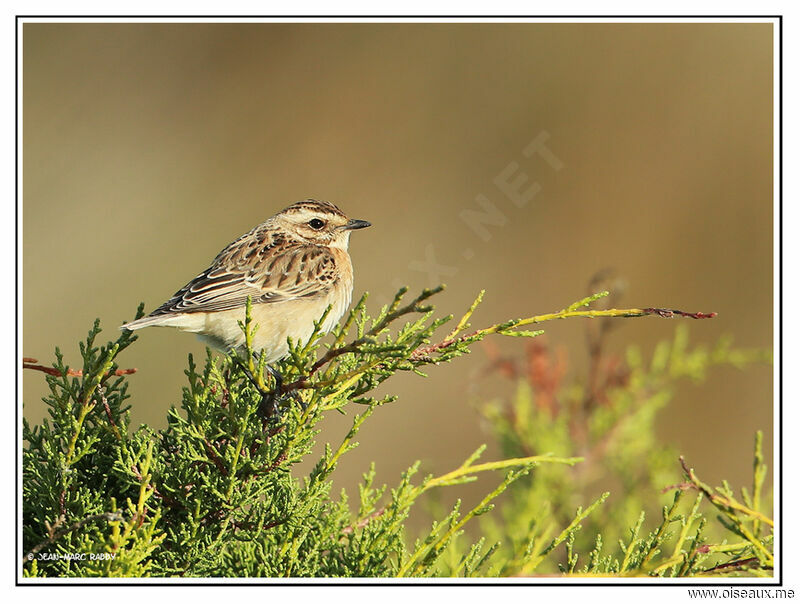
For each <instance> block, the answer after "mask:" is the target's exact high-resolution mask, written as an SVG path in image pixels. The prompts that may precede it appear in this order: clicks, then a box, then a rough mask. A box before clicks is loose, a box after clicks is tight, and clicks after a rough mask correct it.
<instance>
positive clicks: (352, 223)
mask: <svg viewBox="0 0 800 604" xmlns="http://www.w3.org/2000/svg"><path fill="white" fill-rule="evenodd" d="M368 226H372V223H371V222H367V221H366V220H348V221H347V224H346V225H344V226H343V227H341V229H342V230H343V231H354V230H356V229H365V228H367V227H368Z"/></svg>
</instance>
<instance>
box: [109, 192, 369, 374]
mask: <svg viewBox="0 0 800 604" xmlns="http://www.w3.org/2000/svg"><path fill="white" fill-rule="evenodd" d="M369 226H372V225H371V224H370V223H369V222H367V221H366V220H354V219H348V217H347V216H346V215H345V214H344V213H343V212H342V211H341V210H340V209H339V208H338V207H336V205H334V204H333V203H331V202H328V201H319V200H315V199H306V200H304V201H299V202H297V203H294V204H292V205H290V206H289V207H287V208H285V209H283V210H281V211H280V212H278V213H277V214H275V215H274V216H272V217H270V218H268V219H267V220H266V221H264V222H262V223H261V224H259V225H258V226H256V227H255V228H253V229H252V230H251V231H249V232H248V233H245V234H244V235H242V236H241V237H239V238H238V239H236V240H235V241H233V242H232V243H230V244H229V245H228V246H226V247H225V248H224V249H223V250H222V251H221V252H220V253H219V254H217V256H216V258H214V260H213V261H212V262H211V265H210V266H209V267H208V268H207V269H206V270H204V271H203V272H202V273H200V274H199V275H197V276H196V277H195V278H194V279H192V280H191V281H189V283H187V284H186V285H184V286H183V287H182V288H181V289H179V290H178V291H177V292H176V293H175V294H174V295H173V296H172V297H171V298H170V299H169V300H167V301H166V302H164V304H162V305H161V306H159V307H158V308H156V309H155V310H154V311H153V312H151V313H150V314H149V315H147V316H145V317H142V318H140V319H137V320H135V321H132V322H130V323H125V324H123V325H122V326H121V327H120V329H126V330H129V331H134V330H137V329H141V328H143V327H151V326H158V327H175V328H177V329H179V330H181V331H186V332H191V333H194V334H196V335H197V336H198V337H199V338H200V339H201V340H202V341H204V342H205V343H206V344H208V345H209V346H211V347H212V348H216V349H218V350H221V351H223V352H226V353H227V352H230V351H231V350H233V351H235V352H243V351H244V350H245V348H246V344H245V334H244V332H243V331H242V329H241V327H240V326H239V322H240V321H244V319H245V307H246V305H247V301H248V299H249V300H250V303H251V316H252V323H253V324H254V325H257V326H258V327H257V329H256V331H255V333H254V335H253V339H252V348H253V350H255V351H256V352H257V353H258V354H260V355H261V356H263V358H264V361H265V363H266V364H267V366H268V367H269V365H270V364H272V363H274V362H276V361H279V360H280V359H283V358H284V357H286V356H287V355H288V353H289V344H288V339H289V338H291V340H292V342H294V343H297V342H307V341H308V340H309V338H310V337H311V335H312V333H313V331H314V323H315V322H316V321H318V320H319V319H321V318H322V315H323V313H324V312H325V310H326V309H327V308H328V306H330V307H331V308H330V312H328V314H327V315H326V316H325V320H324V321H323V323H322V324H321V325H320V331H321V332H322V333H328V332H330V331H331V330H332V329H333V327H334V326H335V325H336V324H337V323H338V322H339V319H341V317H342V316H343V315H344V313H345V311H346V310H347V308H348V307H349V306H350V302H351V300H352V295H353V265H352V262H351V260H350V254H349V252H348V245H349V242H350V233H351V232H352V231H354V230H357V229H363V228H366V227H369ZM270 372H271V373H272V374H273V376H276V382H277V381H278V377H277V375H276V373H275V372H274V370H273V369H272V368H270Z"/></svg>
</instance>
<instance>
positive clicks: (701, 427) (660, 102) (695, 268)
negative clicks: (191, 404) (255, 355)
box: [22, 23, 773, 493]
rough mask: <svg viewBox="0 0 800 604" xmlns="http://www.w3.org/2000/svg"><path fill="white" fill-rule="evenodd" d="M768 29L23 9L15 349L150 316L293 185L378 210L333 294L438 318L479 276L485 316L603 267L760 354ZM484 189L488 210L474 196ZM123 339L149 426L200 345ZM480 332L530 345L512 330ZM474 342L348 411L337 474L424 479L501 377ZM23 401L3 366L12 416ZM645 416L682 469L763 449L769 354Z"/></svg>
mask: <svg viewBox="0 0 800 604" xmlns="http://www.w3.org/2000/svg"><path fill="white" fill-rule="evenodd" d="M772 36H773V31H772V25H770V24H743V23H739V24H635V23H629V24H620V23H606V24H550V23H544V24H522V23H513V24H444V23H438V24H368V23H360V24H255V23H253V24H43V23H28V24H26V25H25V26H24V31H23V73H22V84H23V105H22V112H23V113H22V117H23V162H24V164H23V166H24V176H23V183H22V184H23V231H22V236H23V242H22V243H23V271H24V272H23V292H22V294H23V299H22V309H23V321H24V331H23V352H24V354H25V355H26V356H30V357H36V358H38V359H39V360H40V361H41V362H42V363H44V364H47V365H49V364H50V363H51V362H52V360H53V358H54V357H53V349H54V347H55V346H60V347H61V349H62V351H64V353H65V355H66V359H67V361H68V362H70V363H72V364H73V365H78V364H79V359H80V356H79V353H78V350H77V341H78V340H79V339H82V338H84V337H85V334H86V332H87V330H88V329H89V327H90V325H91V323H92V321H93V320H94V319H95V318H96V317H100V318H101V321H102V325H103V326H104V328H105V330H106V333H105V334H102V335H105V336H107V338H111V339H113V338H115V337H116V329H117V327H118V326H119V325H120V324H121V323H122V322H123V321H126V320H131V319H132V318H133V316H134V313H135V310H136V306H137V304H138V303H139V302H140V301H144V302H145V303H146V310H147V311H151V310H153V309H154V308H155V307H156V306H158V305H160V304H161V303H162V302H164V301H165V300H166V299H167V298H169V297H170V296H171V295H172V293H173V292H175V291H176V290H177V289H179V288H180V287H181V286H183V285H184V284H185V283H186V282H187V281H189V280H190V279H191V278H192V277H194V276H195V275H196V274H197V273H199V272H200V271H202V270H203V269H204V268H206V267H207V266H208V264H209V262H210V261H211V259H212V258H213V257H214V256H215V255H216V254H217V252H219V251H220V250H221V249H222V248H223V247H224V246H225V245H227V244H228V243H229V242H230V241H232V240H233V239H235V238H237V237H238V236H239V235H241V234H242V233H244V232H246V231H248V230H249V229H250V228H252V227H253V226H255V225H256V224H258V223H260V222H262V221H263V220H265V219H266V218H267V217H269V216H271V215H272V214H274V213H275V212H277V211H279V210H280V209H281V208H283V207H285V206H287V205H289V204H290V203H292V202H294V201H297V200H300V199H304V198H306V197H316V198H321V199H327V200H330V201H333V202H335V203H337V204H338V205H339V206H340V207H341V208H342V209H343V210H344V211H345V212H346V213H347V214H348V215H350V216H351V217H355V218H362V219H366V220H369V221H371V222H372V223H373V227H372V228H371V229H367V230H365V231H359V232H357V233H355V234H354V236H353V237H352V240H351V254H352V258H353V263H354V265H355V271H356V291H355V297H356V298H357V297H358V296H359V295H360V294H361V293H362V292H363V291H365V290H367V291H369V292H370V293H371V304H370V308H371V309H372V310H377V308H378V306H379V304H381V303H384V302H385V301H387V300H388V299H389V298H390V297H391V296H392V294H393V293H394V292H395V291H396V289H397V288H398V287H399V286H400V285H409V286H410V287H411V288H412V291H413V290H419V289H420V288H422V287H426V286H429V285H433V284H436V283H438V282H439V281H444V282H446V283H447V284H448V289H447V290H446V292H445V293H444V294H443V295H441V296H440V297H439V299H438V302H437V306H438V309H439V310H440V311H441V313H442V314H448V313H454V314H457V315H458V316H460V314H461V313H462V312H463V311H464V310H465V309H466V308H467V307H468V306H469V304H470V303H471V302H472V300H473V299H474V297H475V295H476V293H477V292H478V291H479V290H480V289H483V288H485V289H486V290H487V294H486V297H485V302H484V304H483V305H482V306H481V307H480V309H479V311H478V312H477V313H476V315H475V316H474V320H473V324H474V325H475V326H476V327H480V326H485V325H490V324H492V323H496V322H499V321H502V320H505V319H508V318H512V317H522V316H528V315H531V314H540V313H546V312H552V311H556V310H559V309H561V308H563V307H564V306H566V305H568V304H569V303H571V302H573V301H575V300H577V299H579V298H581V297H583V296H584V295H586V293H587V287H588V284H589V281H590V280H591V279H592V277H593V276H594V275H595V274H596V273H597V272H598V271H601V270H604V269H612V270H613V271H615V273H616V274H617V275H618V276H619V277H621V278H623V279H624V280H625V281H626V282H627V289H626V291H625V295H624V297H623V298H622V299H621V300H620V302H619V305H620V306H621V307H637V306H638V307H642V306H662V307H669V308H679V309H682V310H687V311H705V312H710V311H715V312H717V313H719V316H718V317H717V318H716V319H714V320H712V321H703V322H691V324H690V325H689V327H690V329H691V332H690V333H691V339H692V341H693V342H697V343H701V342H705V343H708V344H713V343H714V342H715V341H717V340H718V339H719V338H720V337H721V336H722V335H723V334H732V335H733V336H734V338H735V343H736V344H737V345H739V346H744V347H766V348H770V347H771V346H772V343H773V331H772V327H773V313H772V309H773V296H772V287H773V283H772V274H773V272H772V271H773V266H772V246H773V231H772V225H773V203H772V196H773V182H772V174H773V172H772V170H773V156H772V148H773V147H772V145H773V138H772V133H773V114H772V107H773V96H772V90H773V80H772V73H773V56H772V43H773V42H772ZM533 141H538V142H539V143H540V146H539V147H537V149H539V150H540V151H541V150H542V149H545V150H546V152H534V153H531V152H530V149H531V147H530V145H531V143H532V142H533ZM525 149H528V152H527V153H526V152H525ZM503 182H506V183H508V182H511V183H514V184H513V185H503V184H502V183H503ZM498 183H499V184H498ZM504 186H510V187H511V188H513V189H516V190H518V191H523V192H527V196H526V197H525V199H526V200H527V203H516V204H515V203H513V200H512V199H511V197H509V195H508V194H507V193H506V192H504V190H503V187H504ZM531 187H533V188H531ZM534 193H535V194H534ZM478 200H480V201H478ZM481 204H483V205H481ZM487 204H489V205H487ZM487 208H488V216H491V218H492V223H491V224H490V223H486V222H484V223H481V222H477V223H476V222H475V221H474V220H473V219H474V218H475V214H470V213H469V210H475V211H478V212H486V211H487ZM465 212H466V218H467V219H466V220H465V214H464V213H465ZM623 323H624V324H623V325H621V326H620V327H619V328H617V329H616V330H614V331H613V333H612V334H611V336H610V338H609V342H608V346H609V348H610V349H611V350H613V351H617V352H620V353H621V352H622V351H624V350H625V348H626V347H627V346H629V345H631V344H636V345H638V346H639V347H641V348H642V350H643V351H644V352H645V353H646V354H648V355H649V354H650V352H651V351H652V348H653V347H654V345H655V344H656V343H657V342H658V341H661V340H665V339H671V338H672V335H673V333H674V330H675V327H676V322H675V321H667V320H660V319H656V318H644V319H635V320H628V321H624V322H623ZM544 327H545V329H546V332H547V333H546V336H545V337H546V338H547V342H548V343H549V344H550V345H551V346H553V347H554V348H556V349H561V350H563V351H564V354H566V355H567V356H568V357H569V370H568V376H567V379H573V380H581V379H584V378H585V375H586V371H587V369H586V368H587V358H588V354H587V351H586V344H585V327H586V325H585V323H584V322H582V321H563V322H557V323H552V324H546V325H545V326H544ZM140 334H141V337H140V339H139V341H138V342H137V343H136V344H135V345H134V346H133V347H132V348H130V349H129V350H128V351H126V352H125V353H124V355H123V356H122V357H121V358H120V361H119V362H120V365H121V366H122V367H136V368H138V373H136V374H135V375H133V376H131V379H130V384H131V387H130V393H131V394H132V399H131V400H130V402H131V404H132V417H133V422H134V424H135V425H138V424H139V423H147V424H149V425H151V426H152V427H155V428H161V427H163V426H164V425H165V414H166V410H167V409H168V407H169V406H170V405H178V404H179V402H180V397H181V387H182V386H183V385H184V384H185V376H184V375H183V369H184V368H185V367H186V357H187V353H189V352H191V353H193V354H194V355H195V357H196V358H197V357H201V358H202V357H203V355H204V348H203V347H202V345H201V344H200V343H199V342H198V341H197V340H196V339H195V338H194V337H193V336H191V335H188V334H182V333H179V332H177V331H174V330H165V329H148V330H145V331H142V332H140ZM101 337H102V336H101ZM104 341H105V340H104ZM493 343H494V345H495V347H496V349H497V350H496V351H495V352H496V354H501V355H504V356H508V357H509V358H521V357H523V355H524V346H525V342H524V341H521V340H519V339H516V338H508V339H503V338H496V339H495V340H494V341H493ZM488 352H489V351H487V349H486V348H485V347H483V348H481V347H476V349H475V351H474V353H473V354H472V355H470V356H469V357H466V358H463V359H460V360H458V361H457V362H455V363H453V364H452V365H448V366H443V367H438V368H432V369H431V371H430V372H429V375H430V377H429V378H428V379H426V380H425V379H422V378H419V377H417V376H414V375H406V374H402V375H398V376H396V377H395V378H393V379H392V380H391V381H390V382H389V383H388V384H387V385H386V386H385V389H386V390H387V391H391V392H393V393H395V394H398V395H399V396H400V398H399V400H398V401H397V402H395V403H393V404H392V405H389V406H386V407H383V408H382V409H380V410H379V411H378V412H376V413H375V414H374V416H373V417H372V419H371V420H370V421H369V422H368V423H367V424H366V426H365V427H364V429H362V431H361V433H360V435H359V438H358V440H359V442H360V443H361V445H360V447H359V448H358V449H357V450H355V451H354V452H353V453H351V454H349V456H348V457H347V458H345V460H344V461H343V462H342V464H341V466H340V468H339V470H338V471H337V473H336V475H335V476H336V480H337V482H338V484H339V486H344V487H348V488H352V487H353V486H354V484H355V482H356V480H357V479H358V478H359V477H360V474H361V473H362V472H363V471H365V470H366V469H367V467H368V464H369V462H370V461H372V460H375V461H376V462H377V470H378V475H377V479H378V480H379V481H384V482H388V483H390V484H396V482H397V480H398V476H399V472H401V471H402V470H404V469H405V468H407V467H408V466H409V465H410V464H411V463H413V462H414V461H415V460H416V459H421V460H423V468H424V469H425V470H429V471H432V472H439V473H441V472H445V471H448V470H450V469H452V468H454V467H456V466H458V465H459V464H460V463H461V462H462V461H463V459H464V458H465V457H466V456H467V455H469V453H471V452H472V451H473V450H474V449H475V448H476V447H477V446H478V445H480V444H481V443H483V442H486V441H487V440H488V439H487V436H486V434H485V433H483V432H482V429H481V425H480V421H479V419H478V415H477V413H476V411H475V403H476V401H483V400H486V399H490V398H506V397H508V396H510V394H511V393H512V392H513V390H514V387H513V385H512V384H510V383H509V382H507V381H502V380H499V379H495V378H486V377H483V376H484V374H485V369H486V367H487V365H488V363H489V354H488ZM46 392H47V388H46V385H45V382H44V376H43V375H42V374H41V373H38V372H32V371H26V372H25V375H24V384H23V397H24V413H25V416H26V417H27V418H29V419H30V420H32V421H40V420H41V419H42V418H43V417H44V413H45V411H44V406H43V404H42V402H41V397H42V396H44V395H45V394H46ZM352 412H353V411H352V410H351V411H350V415H348V416H346V417H342V416H339V415H336V417H330V418H327V419H326V420H325V422H324V423H323V425H322V433H321V434H320V441H321V442H323V443H324V442H325V441H328V442H332V443H338V442H339V441H340V440H341V438H342V437H343V436H344V434H345V433H346V431H347V429H348V428H349V426H350V423H351V421H352V417H351V415H352ZM662 420H663V423H662V425H661V426H660V432H661V436H662V437H663V440H664V442H665V443H669V444H672V445H674V446H675V447H676V448H677V450H679V451H680V452H681V453H682V454H683V455H685V456H686V458H687V459H688V460H689V461H690V463H691V465H693V466H694V467H695V468H696V469H697V470H698V472H699V474H700V476H701V477H703V479H705V480H706V481H708V482H711V483H714V484H716V483H718V482H719V481H720V480H721V479H722V478H727V479H729V480H730V481H731V483H732V484H733V485H734V486H737V487H738V486H740V485H742V484H749V481H750V476H751V474H750V472H751V463H752V457H751V442H752V437H753V431H754V430H755V429H756V428H761V429H763V430H764V431H765V448H766V450H767V451H768V452H769V455H768V457H767V462H768V463H769V464H770V466H771V465H772V455H771V447H772V436H773V434H772V423H773V391H772V368H771V367H769V366H765V365H759V366H754V367H752V368H749V369H747V370H745V371H738V370H735V369H732V368H719V369H716V370H714V371H713V372H712V373H711V376H710V379H709V380H708V381H707V382H706V383H704V384H701V385H699V386H696V385H692V384H689V383H687V384H684V385H683V386H682V387H681V388H680V389H679V391H678V396H677V397H676V399H675V400H674V401H673V403H672V404H671V407H670V409H669V411H668V412H664V413H663V415H662ZM498 455H499V453H498V450H497V448H496V447H490V450H489V452H488V453H487V454H486V455H485V456H484V459H486V460H490V459H493V458H496V457H497V456H498ZM461 489H462V491H461V492H462V493H463V492H467V493H468V489H469V487H461ZM478 492H485V489H484V488H480V489H479V491H478Z"/></svg>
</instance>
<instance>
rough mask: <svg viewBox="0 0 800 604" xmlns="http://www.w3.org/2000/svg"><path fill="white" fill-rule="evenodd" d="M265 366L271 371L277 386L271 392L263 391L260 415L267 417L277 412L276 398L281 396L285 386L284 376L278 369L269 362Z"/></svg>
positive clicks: (259, 408)
mask: <svg viewBox="0 0 800 604" xmlns="http://www.w3.org/2000/svg"><path fill="white" fill-rule="evenodd" d="M264 368H265V369H266V370H267V371H269V374H270V375H271V376H272V379H273V380H275V387H274V388H273V389H272V390H270V391H269V392H266V393H262V395H261V404H260V405H259V406H258V412H257V413H258V415H259V416H261V417H262V418H264V419H266V418H269V417H272V416H273V415H274V414H275V399H276V398H277V397H278V396H280V393H281V388H282V387H283V377H281V374H280V373H278V371H277V370H276V369H275V368H274V367H273V366H272V365H269V364H265V365H264Z"/></svg>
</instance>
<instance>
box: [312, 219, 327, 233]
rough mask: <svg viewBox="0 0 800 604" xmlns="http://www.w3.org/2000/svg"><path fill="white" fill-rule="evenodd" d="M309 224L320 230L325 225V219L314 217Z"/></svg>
mask: <svg viewBox="0 0 800 604" xmlns="http://www.w3.org/2000/svg"><path fill="white" fill-rule="evenodd" d="M308 226H310V227H311V228H312V229H314V230H316V231H318V230H320V229H321V228H322V227H324V226H325V221H324V220H320V219H319V218H312V219H311V220H309V221H308Z"/></svg>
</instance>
